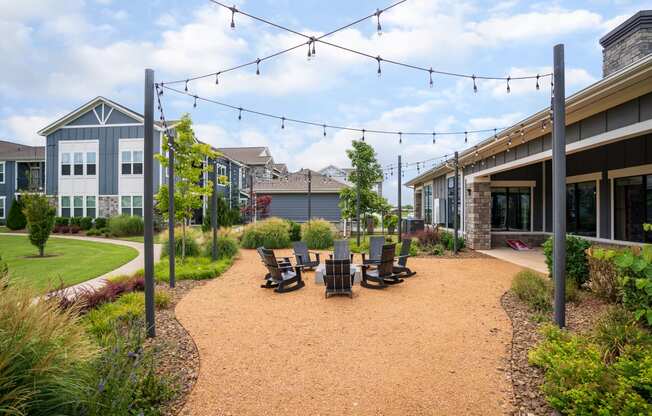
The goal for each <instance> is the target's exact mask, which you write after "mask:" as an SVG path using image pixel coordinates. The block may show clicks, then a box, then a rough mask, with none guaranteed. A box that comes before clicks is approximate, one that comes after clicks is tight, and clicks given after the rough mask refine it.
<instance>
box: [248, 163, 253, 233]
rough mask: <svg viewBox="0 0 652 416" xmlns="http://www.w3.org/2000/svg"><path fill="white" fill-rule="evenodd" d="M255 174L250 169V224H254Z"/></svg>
mask: <svg viewBox="0 0 652 416" xmlns="http://www.w3.org/2000/svg"><path fill="white" fill-rule="evenodd" d="M253 215H254V174H253V172H252V171H251V168H249V222H250V223H251V222H254V220H253Z"/></svg>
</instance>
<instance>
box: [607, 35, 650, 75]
mask: <svg viewBox="0 0 652 416" xmlns="http://www.w3.org/2000/svg"><path fill="white" fill-rule="evenodd" d="M651 53H652V28H642V29H639V30H638V31H636V32H633V33H631V34H629V35H628V36H625V37H623V38H622V39H619V40H618V41H616V42H614V43H613V44H611V45H609V46H608V47H606V48H604V49H603V51H602V56H603V59H602V73H603V75H604V76H605V77H606V76H607V75H610V74H612V73H614V72H616V71H618V70H619V69H622V68H624V67H626V66H627V65H629V64H631V63H634V62H636V61H638V60H639V59H641V58H643V57H645V56H647V55H649V54H651Z"/></svg>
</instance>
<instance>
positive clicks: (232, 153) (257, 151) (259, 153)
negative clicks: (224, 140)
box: [217, 146, 273, 166]
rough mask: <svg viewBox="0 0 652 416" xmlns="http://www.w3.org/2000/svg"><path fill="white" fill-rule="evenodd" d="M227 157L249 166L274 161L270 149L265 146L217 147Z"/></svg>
mask: <svg viewBox="0 0 652 416" xmlns="http://www.w3.org/2000/svg"><path fill="white" fill-rule="evenodd" d="M217 150H218V151H219V152H220V153H223V154H224V155H225V156H226V157H228V158H230V159H233V160H237V161H239V162H242V163H244V164H245V165H249V166H261V165H266V164H267V163H269V162H270V161H272V160H273V159H272V155H271V154H270V152H269V149H268V148H267V147H264V146H260V147H220V148H218V149H217Z"/></svg>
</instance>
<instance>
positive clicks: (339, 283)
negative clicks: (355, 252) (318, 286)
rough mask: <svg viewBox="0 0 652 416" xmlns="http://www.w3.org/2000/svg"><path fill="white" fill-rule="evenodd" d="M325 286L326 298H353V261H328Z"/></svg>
mask: <svg viewBox="0 0 652 416" xmlns="http://www.w3.org/2000/svg"><path fill="white" fill-rule="evenodd" d="M324 285H326V298H327V299H328V297H329V296H333V295H347V296H348V297H350V298H352V297H353V290H352V286H353V276H351V261H350V260H349V259H345V260H326V272H325V273H324Z"/></svg>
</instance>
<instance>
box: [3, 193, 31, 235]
mask: <svg viewBox="0 0 652 416" xmlns="http://www.w3.org/2000/svg"><path fill="white" fill-rule="evenodd" d="M26 226H27V219H26V218H25V214H23V203H22V202H21V201H20V200H18V199H17V200H15V201H14V202H13V204H11V208H10V209H9V215H8V216H7V228H9V229H10V230H22V229H24V228H25V227H26Z"/></svg>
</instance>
